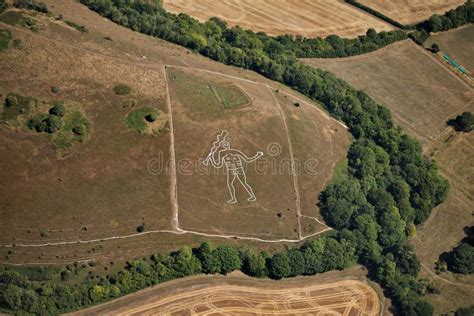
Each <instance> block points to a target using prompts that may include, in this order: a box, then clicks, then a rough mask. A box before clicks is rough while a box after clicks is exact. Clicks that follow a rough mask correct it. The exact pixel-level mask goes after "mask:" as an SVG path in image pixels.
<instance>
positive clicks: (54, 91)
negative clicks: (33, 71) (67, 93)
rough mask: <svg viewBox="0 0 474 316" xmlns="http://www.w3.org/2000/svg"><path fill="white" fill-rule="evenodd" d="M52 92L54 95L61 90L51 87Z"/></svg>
mask: <svg viewBox="0 0 474 316" xmlns="http://www.w3.org/2000/svg"><path fill="white" fill-rule="evenodd" d="M51 92H52V93H54V94H56V93H59V88H58V87H56V86H53V87H51Z"/></svg>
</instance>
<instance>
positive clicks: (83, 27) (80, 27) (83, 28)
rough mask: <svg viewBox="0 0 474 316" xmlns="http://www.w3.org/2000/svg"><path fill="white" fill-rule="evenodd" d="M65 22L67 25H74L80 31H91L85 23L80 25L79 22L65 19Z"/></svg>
mask: <svg viewBox="0 0 474 316" xmlns="http://www.w3.org/2000/svg"><path fill="white" fill-rule="evenodd" d="M64 23H66V24H67V25H69V26H70V27H73V28H75V29H76V30H78V31H79V32H81V33H89V30H88V29H87V28H86V26H85V25H79V24H77V23H74V22H72V21H67V20H66V21H64Z"/></svg>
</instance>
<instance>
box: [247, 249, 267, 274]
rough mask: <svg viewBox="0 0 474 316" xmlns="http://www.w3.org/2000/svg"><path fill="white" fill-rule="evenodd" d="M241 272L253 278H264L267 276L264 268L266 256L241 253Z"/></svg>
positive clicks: (254, 253) (250, 252)
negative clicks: (242, 258)
mask: <svg viewBox="0 0 474 316" xmlns="http://www.w3.org/2000/svg"><path fill="white" fill-rule="evenodd" d="M243 257H244V260H243V265H242V272H244V273H246V274H248V275H250V276H253V277H259V278H261V277H265V276H267V275H268V269H267V266H266V258H267V255H266V254H264V253H261V252H255V251H246V252H244V253H243Z"/></svg>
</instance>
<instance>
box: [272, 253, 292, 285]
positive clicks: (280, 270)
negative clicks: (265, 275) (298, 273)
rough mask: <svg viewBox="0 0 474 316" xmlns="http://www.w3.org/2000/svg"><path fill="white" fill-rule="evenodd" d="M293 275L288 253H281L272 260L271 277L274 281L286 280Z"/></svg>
mask: <svg viewBox="0 0 474 316" xmlns="http://www.w3.org/2000/svg"><path fill="white" fill-rule="evenodd" d="M290 273H291V266H290V258H289V257H288V253H287V252H286V251H283V252H279V253H277V254H275V255H273V257H272V258H271V260H270V276H271V277H272V278H274V279H281V278H286V277H287V276H289V275H290Z"/></svg>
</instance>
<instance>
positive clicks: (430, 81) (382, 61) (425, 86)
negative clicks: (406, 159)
mask: <svg viewBox="0 0 474 316" xmlns="http://www.w3.org/2000/svg"><path fill="white" fill-rule="evenodd" d="M305 61H306V62H307V63H308V64H310V65H313V66H315V67H319V68H322V69H325V70H328V71H331V72H333V73H334V74H335V75H336V76H338V77H340V78H342V79H344V80H346V81H347V82H348V83H349V84H351V85H352V86H354V87H356V88H358V89H361V90H364V91H365V92H367V93H368V94H369V95H370V96H372V97H373V98H374V99H375V100H376V101H377V102H379V103H381V104H383V105H385V106H387V107H388V108H389V109H390V110H391V111H392V114H393V118H394V120H395V122H396V123H397V124H399V125H400V126H401V127H403V128H404V129H405V130H406V131H408V132H410V133H411V134H412V135H414V136H416V137H417V138H418V139H419V140H420V141H421V142H422V143H427V142H428V141H431V140H433V139H436V138H437V137H438V136H439V135H440V134H441V133H442V132H443V131H444V130H445V128H446V121H447V120H448V119H450V118H452V117H453V116H455V115H457V114H459V113H461V112H463V111H465V110H466V109H467V108H469V106H470V104H472V100H473V96H474V93H473V91H472V89H471V88H470V87H469V86H467V85H465V84H463V82H462V81H460V79H459V78H458V77H456V76H455V75H454V74H453V73H452V72H451V71H450V70H449V69H447V68H445V67H444V66H443V65H442V64H441V62H440V61H439V60H437V59H435V58H434V57H433V56H431V55H430V54H429V53H428V52H426V51H424V50H423V49H422V48H420V47H419V46H417V45H415V44H414V43H413V42H412V41H410V40H406V41H402V42H398V43H396V44H393V45H390V46H388V47H385V48H383V49H381V50H378V51H376V52H374V53H370V54H366V55H362V56H356V57H349V58H342V59H307V60H305Z"/></svg>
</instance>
